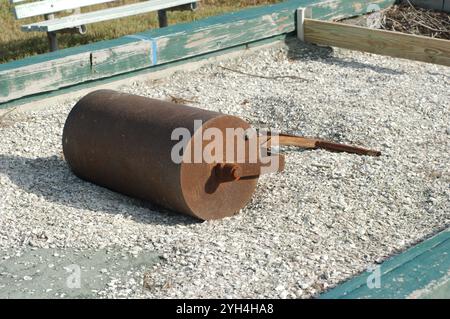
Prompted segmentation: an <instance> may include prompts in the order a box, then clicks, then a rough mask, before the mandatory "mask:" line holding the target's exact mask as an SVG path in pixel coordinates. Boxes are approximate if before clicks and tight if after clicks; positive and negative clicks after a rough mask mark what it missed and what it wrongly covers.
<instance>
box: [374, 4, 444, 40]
mask: <svg viewBox="0 0 450 319" xmlns="http://www.w3.org/2000/svg"><path fill="white" fill-rule="evenodd" d="M380 27H381V29H385V30H389V31H398V32H404V33H410V34H417V35H424V36H429V37H433V38H440V39H447V40H450V14H448V13H446V12H442V11H434V10H428V9H423V8H418V7H414V6H413V5H412V4H411V3H410V2H409V1H406V3H405V4H401V5H394V6H392V7H390V8H388V9H386V10H383V12H382V16H381V21H380Z"/></svg>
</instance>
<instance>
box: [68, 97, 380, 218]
mask: <svg viewBox="0 0 450 319" xmlns="http://www.w3.org/2000/svg"><path fill="white" fill-rule="evenodd" d="M196 121H197V123H198V121H201V127H200V128H199V127H197V126H196V124H195V123H196ZM177 128H183V129H185V130H187V131H188V132H189V133H190V135H189V140H188V142H187V144H186V148H185V152H184V153H183V154H181V161H179V162H177V161H174V160H173V154H172V151H173V149H174V146H175V145H176V144H177V143H179V141H178V140H174V139H173V138H172V134H173V132H174V130H175V129H177ZM209 128H213V129H214V130H218V131H219V132H220V133H221V134H222V136H223V137H225V138H224V139H223V140H222V143H223V145H221V146H219V148H220V147H221V148H222V149H221V151H223V152H229V149H228V148H227V147H228V145H230V144H229V143H228V142H231V145H234V146H233V147H234V149H232V151H234V152H233V153H232V155H231V156H230V157H231V159H230V158H229V156H228V155H229V154H227V155H226V159H224V160H222V161H221V162H216V161H214V162H209V161H205V160H204V158H203V157H202V159H201V160H200V162H199V161H195V160H193V159H195V150H196V147H198V146H199V145H200V146H202V149H204V148H205V147H206V146H207V145H208V143H209V141H208V140H205V139H203V138H202V135H201V134H203V132H204V131H205V130H207V129H209ZM230 128H231V129H241V130H242V131H245V130H247V129H249V128H251V127H250V124H248V123H247V122H245V121H244V120H242V119H240V118H238V117H235V116H230V115H225V114H221V113H217V112H212V111H207V110H202V109H199V108H194V107H190V106H186V105H180V104H175V103H171V102H167V101H160V100H155V99H150V98H145V97H141V96H136V95H130V94H126V93H120V92H116V91H111V90H99V91H94V92H92V93H90V94H88V95H86V96H85V97H83V98H82V99H81V100H80V101H79V102H78V103H77V104H76V105H75V106H74V108H73V109H72V111H71V112H70V114H69V116H68V118H67V120H66V123H65V126H64V131H63V141H62V142H63V152H64V157H65V159H66V161H67V163H68V164H69V166H70V168H71V169H72V171H73V172H74V173H75V174H76V175H77V176H79V177H80V178H82V179H84V180H87V181H90V182H93V183H95V184H98V185H100V186H103V187H106V188H109V189H111V190H114V191H117V192H120V193H123V194H125V195H128V196H132V197H136V198H140V199H143V200H147V201H150V202H152V203H155V204H157V205H160V206H163V207H166V208H168V209H171V210H174V211H177V212H180V213H184V214H188V215H191V216H194V217H196V218H199V219H202V220H210V219H219V218H223V217H226V216H232V215H234V214H236V213H237V212H238V211H239V210H240V209H241V208H243V207H244V206H245V205H246V204H247V202H248V201H249V200H250V198H251V197H252V195H253V192H254V191H255V188H256V184H257V181H258V178H259V176H260V175H261V174H262V173H272V172H279V171H282V170H283V169H284V162H285V159H284V156H283V155H281V154H273V153H272V154H271V153H270V146H272V145H275V144H278V145H294V146H298V147H303V148H323V149H327V150H331V151H338V152H351V153H356V154H362V155H373V156H379V155H380V153H379V152H377V151H372V150H366V149H362V148H359V147H353V146H348V145H342V144H336V143H332V142H328V141H323V140H319V139H313V138H305V137H300V136H293V135H288V134H280V135H278V136H277V138H273V135H271V136H269V138H268V139H267V137H268V136H267V134H268V133H262V134H260V135H255V136H254V137H250V138H249V137H248V136H245V137H244V136H241V137H240V136H238V135H233V136H231V137H230V136H229V135H228V134H227V129H230ZM264 134H266V139H260V138H261V136H262V135H264ZM199 137H200V138H199ZM227 139H228V140H227ZM262 140H265V144H264V145H262V144H260V141H262ZM251 142H255V144H256V145H257V146H258V147H260V148H261V149H265V150H267V151H268V152H267V153H265V154H268V158H269V159H271V160H277V163H278V165H276V166H274V167H271V166H270V165H269V166H268V165H267V162H264V163H263V161H261V159H260V158H259V156H260V154H259V153H258V155H256V158H257V160H256V161H255V162H253V161H252V160H251V158H254V157H253V155H254V154H253V155H252V154H251V153H252V150H253V149H251V148H250V147H251V146H250V145H251ZM199 143H200V144H199ZM240 143H243V144H240ZM225 145H227V147H225ZM239 145H241V146H239ZM242 145H244V148H245V151H244V152H243V153H242V152H239V150H240V149H239V147H242ZM242 154H244V155H242Z"/></svg>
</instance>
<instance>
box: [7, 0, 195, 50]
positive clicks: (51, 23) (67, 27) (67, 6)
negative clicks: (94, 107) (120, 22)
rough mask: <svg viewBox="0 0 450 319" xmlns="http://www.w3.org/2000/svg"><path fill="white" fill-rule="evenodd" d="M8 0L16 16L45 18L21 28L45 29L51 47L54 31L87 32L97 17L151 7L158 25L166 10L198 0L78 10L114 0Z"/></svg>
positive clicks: (164, 22)
mask: <svg viewBox="0 0 450 319" xmlns="http://www.w3.org/2000/svg"><path fill="white" fill-rule="evenodd" d="M25 1H26V0H10V2H11V3H13V4H16V5H15V6H14V14H15V16H16V19H24V18H29V17H35V16H41V15H43V16H44V17H45V21H41V22H36V23H31V24H26V25H22V31H25V32H30V31H42V32H47V36H48V39H49V45H50V51H56V50H57V49H58V42H57V37H56V32H68V31H69V32H79V33H81V34H84V33H86V25H87V24H90V23H96V22H100V21H106V20H113V19H118V18H123V17H128V16H133V15H138V14H142V13H148V12H152V11H158V19H159V25H160V27H165V26H167V13H166V10H194V9H195V8H196V7H197V1H199V0H149V1H142V2H137V3H133V4H128V5H121V6H116V7H112V8H107V9H102V10H97V11H91V12H86V13H81V10H80V8H82V7H88V6H91V5H95V4H100V3H108V2H115V1H116V0H40V1H36V0H31V1H28V2H26V3H23V4H22V3H21V2H25ZM67 10H73V11H74V13H73V14H71V15H68V16H64V17H59V18H57V17H55V13H57V12H61V11H67Z"/></svg>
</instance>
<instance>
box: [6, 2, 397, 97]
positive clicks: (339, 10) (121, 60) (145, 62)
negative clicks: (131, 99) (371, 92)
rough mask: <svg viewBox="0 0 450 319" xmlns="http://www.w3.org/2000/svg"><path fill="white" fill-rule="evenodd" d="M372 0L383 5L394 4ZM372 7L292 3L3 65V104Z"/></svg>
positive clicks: (290, 31) (330, 3)
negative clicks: (307, 19)
mask: <svg viewBox="0 0 450 319" xmlns="http://www.w3.org/2000/svg"><path fill="white" fill-rule="evenodd" d="M372 2H375V3H378V4H380V6H381V7H384V6H387V5H388V4H392V3H393V2H394V0H389V1H388V0H383V1H381V0H373V1H372ZM367 3H368V1H351V0H327V1H318V0H290V1H286V2H283V3H279V4H275V5H270V6H263V7H257V8H250V9H245V10H241V11H238V12H234V13H229V14H225V15H222V16H217V17H211V18H207V19H203V20H199V21H195V22H192V23H186V24H178V25H174V26H170V27H167V28H162V29H157V30H152V31H148V32H142V33H139V34H137V35H133V36H126V37H122V38H120V39H115V40H109V41H101V42H98V43H94V44H89V45H85V46H80V47H75V48H69V49H65V50H60V51H56V52H51V53H47V54H43V55H40V56H34V57H30V58H26V59H23V60H21V61H14V62H10V63H6V64H1V65H0V103H5V102H8V101H10V100H13V99H18V98H21V97H25V96H29V95H33V94H37V93H41V92H46V91H51V90H56V89H60V88H63V87H67V86H71V85H75V84H78V83H83V82H86V81H91V80H95V79H99V78H105V77H111V76H114V75H118V74H123V73H127V72H130V71H133V70H139V69H143V68H148V67H152V66H155V65H160V64H164V63H171V62H174V61H178V60H182V59H186V58H189V57H193V56H197V55H202V54H206V53H210V52H215V51H220V50H223V49H226V48H230V47H233V46H239V45H242V44H245V43H249V42H252V41H257V40H261V39H265V38H271V37H274V36H277V35H282V34H290V33H293V32H294V31H295V28H296V17H295V16H296V15H295V12H296V9H297V8H298V7H306V6H314V8H313V17H314V18H317V19H334V18H336V17H344V16H353V15H355V14H358V13H359V12H362V11H361V10H363V9H361V8H363V7H364V6H365V5H366V4H367ZM136 48H139V49H136Z"/></svg>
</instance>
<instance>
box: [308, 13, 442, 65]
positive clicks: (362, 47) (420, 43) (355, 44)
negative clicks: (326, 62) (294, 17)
mask: <svg viewBox="0 0 450 319" xmlns="http://www.w3.org/2000/svg"><path fill="white" fill-rule="evenodd" d="M304 39H305V41H306V42H311V43H316V44H321V45H329V46H336V47H341V48H346V49H350V50H357V51H364V52H369V53H375V54H381V55H388V56H392V57H396V58H404V59H410V60H416V61H422V62H428V63H435V64H441V65H446V66H450V41H448V40H443V39H433V38H430V37H424V36H417V35H411V34H405V33H400V32H393V31H385V30H376V29H369V28H365V27H359V26H353V25H348V24H343V23H337V22H328V21H319V20H314V19H305V20H304Z"/></svg>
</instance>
